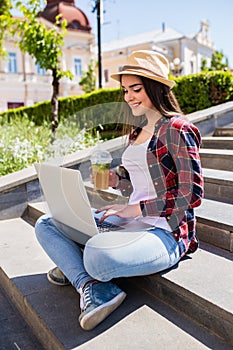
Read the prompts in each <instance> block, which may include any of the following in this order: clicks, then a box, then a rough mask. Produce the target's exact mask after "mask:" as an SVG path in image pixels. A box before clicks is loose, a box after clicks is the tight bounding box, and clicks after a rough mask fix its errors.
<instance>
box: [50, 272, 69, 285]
mask: <svg viewBox="0 0 233 350" xmlns="http://www.w3.org/2000/svg"><path fill="white" fill-rule="evenodd" d="M47 279H48V281H49V282H50V283H52V284H55V285H56V286H69V285H70V282H68V283H62V282H58V281H54V280H53V279H52V278H51V277H50V275H49V272H48V273H47Z"/></svg>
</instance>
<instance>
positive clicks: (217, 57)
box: [211, 51, 229, 70]
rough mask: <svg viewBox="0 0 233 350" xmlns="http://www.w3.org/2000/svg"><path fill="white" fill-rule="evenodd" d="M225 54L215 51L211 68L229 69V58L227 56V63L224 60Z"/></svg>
mask: <svg viewBox="0 0 233 350" xmlns="http://www.w3.org/2000/svg"><path fill="white" fill-rule="evenodd" d="M224 58H225V57H224V54H223V53H222V52H219V51H215V52H214V53H213V54H212V58H211V70H228V68H229V67H228V59H227V58H225V63H224V62H223V60H224Z"/></svg>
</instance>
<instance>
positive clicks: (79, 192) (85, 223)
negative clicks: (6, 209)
mask: <svg viewBox="0 0 233 350" xmlns="http://www.w3.org/2000/svg"><path fill="white" fill-rule="evenodd" d="M35 168H36V171H37V174H38V178H39V181H40V185H41V188H42V191H43V194H44V197H45V200H46V203H47V207H48V208H47V210H46V211H47V213H48V214H50V215H51V216H52V217H53V219H54V222H55V224H56V225H57V227H58V228H60V229H61V231H62V232H63V233H64V234H65V235H66V236H68V237H69V238H71V239H72V240H74V241H76V242H78V243H81V244H85V243H86V241H87V240H88V239H89V238H90V237H92V236H94V235H95V234H97V233H99V232H100V231H102V227H101V226H100V227H99V226H98V225H97V223H98V218H100V217H101V216H102V214H103V213H100V214H98V215H96V214H95V209H94V208H91V205H90V202H89V199H88V196H87V192H86V189H85V186H84V183H83V179H82V175H81V173H80V171H79V170H73V169H68V168H64V167H59V166H57V165H52V164H48V163H40V164H38V163H37V164H35ZM96 219H97V220H96ZM104 223H105V224H104V230H108V229H109V230H127V231H137V230H141V229H146V228H147V229H148V228H149V227H150V226H148V225H147V224H141V223H138V222H136V221H134V220H129V219H120V218H117V217H116V216H114V217H113V216H112V217H110V218H109V219H108V220H105V222H104ZM106 226H107V228H106Z"/></svg>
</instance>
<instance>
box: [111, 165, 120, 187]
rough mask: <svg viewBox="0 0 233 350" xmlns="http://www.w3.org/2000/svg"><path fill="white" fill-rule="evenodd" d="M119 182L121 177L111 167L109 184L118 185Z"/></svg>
mask: <svg viewBox="0 0 233 350" xmlns="http://www.w3.org/2000/svg"><path fill="white" fill-rule="evenodd" d="M118 184H119V177H118V176H117V174H116V172H115V171H113V170H111V169H110V172H109V186H111V187H117V185H118Z"/></svg>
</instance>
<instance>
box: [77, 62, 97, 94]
mask: <svg viewBox="0 0 233 350" xmlns="http://www.w3.org/2000/svg"><path fill="white" fill-rule="evenodd" d="M96 67H97V62H95V61H94V60H91V61H90V63H89V64H88V68H87V71H86V72H83V75H82V78H81V80H80V82H79V85H80V86H82V89H83V91H84V92H85V93H88V92H92V91H94V90H95V89H96Z"/></svg>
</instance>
